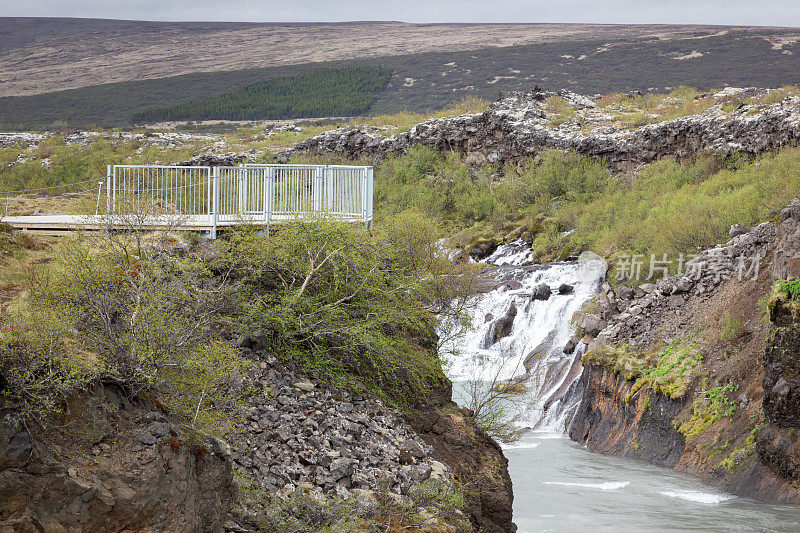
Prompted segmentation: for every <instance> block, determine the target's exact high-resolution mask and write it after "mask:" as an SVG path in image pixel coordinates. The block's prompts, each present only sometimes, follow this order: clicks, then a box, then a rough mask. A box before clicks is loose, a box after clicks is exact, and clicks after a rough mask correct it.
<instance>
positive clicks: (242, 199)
mask: <svg viewBox="0 0 800 533" xmlns="http://www.w3.org/2000/svg"><path fill="white" fill-rule="evenodd" d="M237 174H238V177H239V216H240V217H241V216H244V207H245V202H246V201H247V198H246V195H247V191H245V185H244V182H245V179H244V178H245V176H244V169H243V165H242V163H239V170H238V171H237Z"/></svg>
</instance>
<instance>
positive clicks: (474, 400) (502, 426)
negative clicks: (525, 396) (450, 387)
mask: <svg viewBox="0 0 800 533" xmlns="http://www.w3.org/2000/svg"><path fill="white" fill-rule="evenodd" d="M515 359H517V362H516V363H515V362H514V360H515ZM519 366H520V363H519V360H518V358H517V357H515V355H514V354H513V353H511V352H505V353H503V354H502V356H501V357H500V359H499V360H497V361H492V362H490V361H487V360H485V359H484V360H481V361H479V362H476V363H475V365H474V366H473V368H472V369H471V373H472V375H471V376H470V379H468V380H467V382H466V384H465V390H466V395H467V397H466V402H467V407H468V408H469V409H470V410H471V411H472V412H473V413H474V416H475V422H476V423H477V425H478V427H480V428H481V429H483V430H484V431H485V432H486V433H487V434H488V435H490V436H492V437H494V438H496V439H498V440H500V441H502V442H514V441H516V440H517V439H519V437H520V430H519V428H518V427H517V425H516V424H515V421H514V418H515V416H514V413H513V405H512V402H513V401H514V400H515V399H516V398H517V397H518V396H519V395H520V394H522V393H524V392H525V391H526V390H527V387H526V386H525V384H523V383H517V382H513V381H512V382H509V381H507V380H505V379H503V378H502V376H503V375H507V374H508V370H509V369H511V370H513V372H512V374H516V372H517V371H518V370H519ZM512 367H513V368H512Z"/></svg>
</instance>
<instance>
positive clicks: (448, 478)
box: [232, 331, 516, 533]
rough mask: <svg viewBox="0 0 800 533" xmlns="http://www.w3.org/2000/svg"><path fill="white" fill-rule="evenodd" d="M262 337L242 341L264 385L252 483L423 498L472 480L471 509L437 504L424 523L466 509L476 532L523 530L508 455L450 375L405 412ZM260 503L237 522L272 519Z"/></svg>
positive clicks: (248, 430) (353, 495)
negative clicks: (314, 372)
mask: <svg viewBox="0 0 800 533" xmlns="http://www.w3.org/2000/svg"><path fill="white" fill-rule="evenodd" d="M261 336H262V333H261V332H260V331H255V332H253V333H251V334H249V335H246V336H244V337H243V338H242V339H241V340H240V345H241V347H242V349H243V351H244V353H245V354H246V355H247V356H248V357H250V358H252V359H254V360H255V361H256V362H257V363H256V366H255V368H254V370H253V374H252V382H253V385H254V386H255V387H256V389H257V390H258V392H257V393H256V394H255V395H254V396H253V400H252V403H251V405H250V407H249V413H248V421H247V423H246V424H245V426H244V427H243V428H242V431H241V437H240V438H239V439H237V442H236V444H234V445H233V450H232V458H233V461H234V464H235V467H236V468H237V469H238V470H239V471H240V472H242V474H243V475H244V476H245V478H246V480H247V481H246V483H247V485H249V486H250V487H251V488H255V489H256V491H266V493H268V494H271V495H275V494H282V495H284V496H290V495H292V494H297V493H300V494H303V495H310V496H312V497H313V498H314V499H316V500H317V501H322V500H325V499H326V498H327V499H329V500H330V499H336V500H339V501H344V500H348V499H351V500H352V499H355V500H358V501H360V502H361V503H363V502H365V501H366V502H368V501H374V500H375V499H376V498H378V499H379V498H380V497H381V494H380V493H381V492H383V491H385V493H386V494H387V495H388V494H391V498H395V499H397V501H404V502H405V504H406V505H412V506H413V505H414V494H415V492H418V491H419V490H421V489H422V488H423V487H428V490H430V487H431V486H435V485H438V484H454V483H456V482H457V483H459V484H460V485H461V486H463V487H465V489H464V496H465V498H466V501H467V505H466V507H465V509H464V513H465V514H463V515H462V514H461V511H458V512H454V513H452V515H450V516H447V514H448V513H447V512H445V511H444V510H442V509H437V508H436V507H435V506H434V505H430V506H429V508H428V509H427V511H426V512H427V513H429V515H430V518H429V520H428V523H427V525H426V527H423V528H422V529H421V530H422V531H426V530H428V529H430V530H431V531H433V530H437V529H436V528H443V529H442V530H447V531H449V530H451V529H449V528H451V527H453V525H454V524H458V523H459V517H460V518H461V519H463V520H462V521H464V522H465V524H464V525H466V526H468V525H469V524H470V523H471V524H472V527H474V528H475V529H476V530H480V531H486V532H497V533H501V532H508V531H515V529H516V528H515V527H514V525H513V523H512V502H513V493H512V489H511V480H510V478H509V476H508V471H507V464H508V462H507V460H506V458H505V457H504V456H503V454H502V451H501V449H500V447H499V446H498V445H497V444H496V443H495V442H494V441H493V440H492V439H491V438H490V437H488V436H487V435H485V434H484V433H483V432H482V431H481V430H479V429H478V428H477V427H476V426H475V423H474V420H473V419H472V417H471V416H470V414H469V413H467V412H462V411H461V410H459V409H458V408H457V407H456V406H455V404H453V403H452V401H451V399H450V395H451V389H450V383H449V382H448V381H447V380H442V381H441V382H440V383H439V385H438V386H435V387H433V388H432V389H431V390H430V391H428V393H427V394H426V395H424V396H421V397H420V398H416V399H414V401H413V405H414V409H413V411H411V412H409V413H402V412H400V411H397V410H395V409H392V408H389V407H387V406H386V405H385V404H383V403H382V402H380V401H379V400H376V399H374V398H369V397H366V396H358V395H352V394H348V393H344V392H342V391H335V390H331V389H329V388H327V387H326V386H325V385H324V384H322V383H318V382H317V381H316V380H314V379H310V378H309V377H308V376H306V375H304V374H302V373H301V372H299V371H298V370H297V368H295V367H294V366H293V365H291V364H289V365H288V366H286V365H284V364H283V363H281V362H279V361H278V360H277V358H276V357H275V355H274V354H271V353H270V352H268V351H265V350H264V349H263V347H262V346H263V344H264V343H263V342H262V341H263V339H262V338H261ZM260 503H263V502H258V501H255V500H253V499H250V500H249V501H248V500H246V499H244V500H240V502H239V504H238V505H237V508H235V509H234V512H233V516H232V519H233V522H234V523H235V524H236V528H233V530H236V531H242V530H243V531H250V530H252V531H255V530H257V529H258V528H259V527H263V526H264V523H265V520H266V519H268V515H269V510H268V509H266V508H264V507H263V506H262V505H259V504H260ZM354 512H355V511H354ZM358 512H363V513H364V518H365V519H367V520H369V519H370V518H369V517H370V512H374V510H371V509H369V505H367V508H360V511H358ZM431 528H432V529H431ZM415 529H419V527H415Z"/></svg>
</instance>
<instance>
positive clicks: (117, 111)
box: [0, 32, 800, 129]
mask: <svg viewBox="0 0 800 533" xmlns="http://www.w3.org/2000/svg"><path fill="white" fill-rule="evenodd" d="M605 48H608V50H604V49H605ZM783 50H784V51H785V52H792V53H791V54H789V53H783V52H782V51H778V50H773V49H772V47H771V45H770V43H768V42H767V41H766V40H764V39H762V38H760V37H754V36H752V35H749V34H747V33H744V32H730V33H728V34H726V35H721V36H716V37H706V38H700V39H691V40H671V41H654V40H640V41H619V42H616V43H612V44H610V45H609V43H607V42H601V41H572V42H559V43H543V44H536V45H524V46H510V47H502V48H487V49H481V50H471V51H464V52H431V53H420V54H410V55H405V56H393V57H383V58H375V59H369V60H360V61H337V62H329V63H318V64H315V65H316V66H341V65H352V64H368V65H382V66H385V67H388V68H390V69H392V70H393V71H394V76H393V78H392V80H391V82H390V84H389V87H388V88H387V90H386V91H384V93H383V94H382V95H381V96H380V97H379V98H378V100H377V102H376V103H375V104H374V106H373V107H372V109H371V112H372V113H374V114H381V113H390V112H396V111H401V110H411V111H421V110H430V109H438V108H441V107H443V106H445V105H447V104H449V103H452V102H454V101H457V100H460V99H461V98H463V97H464V96H470V95H471V96H478V97H481V98H488V99H494V98H495V97H496V96H497V93H498V91H510V90H523V89H527V88H530V87H531V86H532V85H534V84H536V83H539V84H542V85H544V86H546V87H549V88H562V87H566V88H569V89H572V90H575V91H578V92H584V93H598V92H600V93H603V92H610V91H624V90H632V89H640V90H647V89H651V88H655V89H663V88H665V87H670V86H677V85H680V84H686V85H692V86H696V87H698V88H700V89H708V88H714V87H723V86H725V85H756V86H772V87H778V86H782V85H785V84H790V83H796V82H798V81H800V74H798V73H799V72H800V68H799V67H800V43H795V44H790V45H785V46H784V48H783ZM692 51H699V52H701V53H703V56H702V57H697V58H694V59H685V60H678V59H676V57H680V56H684V55H687V54H690V53H691V52H692ZM563 56H572V57H563ZM581 56H586V57H584V58H583V59H579V58H580V57H581ZM310 66H311V64H306V65H294V66H288V67H271V68H261V69H246V70H236V71H229V72H210V73H196V74H189V75H184V76H176V77H171V78H163V79H158V80H141V81H135V82H124V83H114V84H106V85H98V86H93V87H85V88H82V89H75V90H69V91H61V92H57V93H50V94H44V95H36V96H29V97H8V98H0V127H2V128H4V129H9V128H48V127H53V125H54V123H55V125H61V126H64V125H69V126H80V127H83V126H86V125H91V124H99V125H103V126H109V125H125V124H128V123H129V122H130V119H131V117H132V116H133V114H134V113H136V112H138V111H141V110H143V109H145V108H147V107H151V106H170V105H175V104H177V103H180V102H183V101H186V100H190V99H198V98H206V97H208V96H212V95H215V94H221V93H224V92H226V91H231V90H236V89H239V88H242V87H244V86H246V85H249V84H252V83H255V82H258V81H262V80H265V79H271V78H274V77H278V76H288V75H292V74H296V73H298V72H301V71H303V70H305V69H307V68H309V67H310ZM643 66H646V68H643ZM516 71H519V72H516ZM407 78H410V79H413V80H414V81H413V83H411V82H410V81H408V82H407V81H406V79H407ZM496 78H499V79H496Z"/></svg>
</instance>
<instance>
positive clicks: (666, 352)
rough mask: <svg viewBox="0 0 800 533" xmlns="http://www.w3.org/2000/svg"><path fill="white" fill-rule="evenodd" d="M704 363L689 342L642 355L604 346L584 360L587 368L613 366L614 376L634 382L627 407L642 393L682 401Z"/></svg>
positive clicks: (631, 349) (677, 343) (681, 342)
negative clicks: (659, 394) (589, 366)
mask: <svg viewBox="0 0 800 533" xmlns="http://www.w3.org/2000/svg"><path fill="white" fill-rule="evenodd" d="M702 360H703V358H702V355H701V352H700V348H699V347H698V345H697V344H695V343H693V342H691V341H687V340H677V341H674V342H673V343H671V344H669V345H667V346H664V347H663V348H661V349H653V350H648V351H643V352H642V351H636V350H634V349H633V348H631V347H630V346H628V345H601V346H597V347H596V348H594V349H593V350H591V351H590V352H588V353H587V354H586V355H584V356H583V362H584V364H586V365H604V366H610V367H611V368H612V369H613V370H614V372H615V373H617V374H619V375H621V376H623V377H624V378H625V379H627V380H630V381H633V382H634V383H633V385H632V386H631V390H630V392H629V393H628V395H627V396H626V398H625V401H626V403H627V402H629V401H630V400H631V398H633V396H634V395H635V394H636V393H637V392H639V391H640V390H642V389H649V390H652V391H653V392H657V393H661V394H663V395H664V396H667V397H668V398H672V399H679V398H682V397H683V396H684V395H685V394H686V388H687V386H688V385H689V383H691V381H692V378H693V377H694V376H695V375H697V373H698V371H699V368H700V364H701V362H702Z"/></svg>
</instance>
